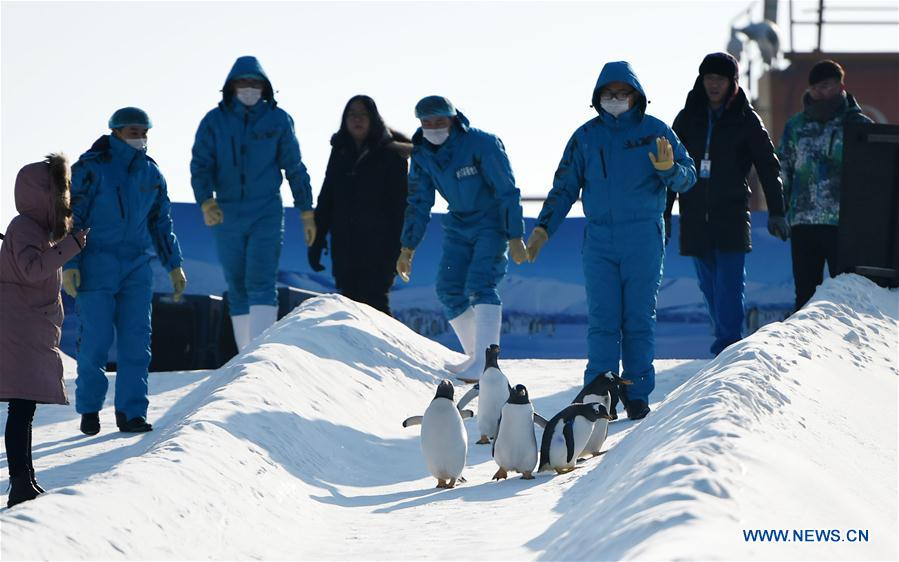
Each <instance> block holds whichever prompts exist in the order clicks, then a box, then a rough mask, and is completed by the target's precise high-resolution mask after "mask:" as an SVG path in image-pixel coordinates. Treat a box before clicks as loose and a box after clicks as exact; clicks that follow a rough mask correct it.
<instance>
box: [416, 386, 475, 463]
mask: <svg viewBox="0 0 899 562" xmlns="http://www.w3.org/2000/svg"><path fill="white" fill-rule="evenodd" d="M421 451H422V453H424V457H425V464H426V465H427V466H428V470H429V471H430V472H431V474H432V475H433V476H434V478H437V479H438V480H448V479H451V478H459V475H461V474H462V469H463V468H464V467H465V459H466V456H467V453H468V444H467V443H466V440H465V426H464V425H463V424H462V417H461V416H460V415H459V411H458V410H457V409H456V405H455V404H453V402H452V401H451V400H448V399H446V398H435V399H434V400H432V401H431V404H430V405H429V406H428V408H427V410H425V414H424V416H423V418H422V421H421Z"/></svg>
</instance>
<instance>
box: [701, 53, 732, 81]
mask: <svg viewBox="0 0 899 562" xmlns="http://www.w3.org/2000/svg"><path fill="white" fill-rule="evenodd" d="M706 74H720V75H721V76H727V77H728V78H730V79H731V80H733V81H734V82H738V81H739V76H740V63H738V62H737V59H735V58H734V57H733V56H732V55H730V54H729V53H712V54H710V55H706V57H705V58H704V59H702V64H700V65H699V75H700V76H705V75H706Z"/></svg>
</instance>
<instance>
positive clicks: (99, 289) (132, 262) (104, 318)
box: [75, 250, 153, 420]
mask: <svg viewBox="0 0 899 562" xmlns="http://www.w3.org/2000/svg"><path fill="white" fill-rule="evenodd" d="M80 271H81V287H80V288H79V290H78V296H77V297H76V299H75V304H76V306H77V309H78V316H79V319H80V321H81V333H80V336H79V341H78V352H77V359H78V377H77V379H76V380H75V411H76V412H78V413H79V414H87V413H93V412H99V411H100V410H101V409H102V408H103V402H104V400H105V398H106V391H107V389H108V388H109V381H108V380H107V378H106V362H107V359H108V355H109V348H110V346H111V345H112V341H113V336H115V337H116V356H117V358H116V363H117V365H118V367H117V369H116V378H115V409H116V410H117V411H119V412H124V414H125V417H126V419H129V420H130V419H132V418H136V417H142V418H146V417H147V406H148V405H149V400H148V398H147V393H148V390H147V376H148V374H147V369H148V368H149V366H150V308H151V306H152V303H153V270H152V269H151V267H150V256H148V255H146V254H143V255H130V256H129V255H123V253H120V252H116V250H108V251H105V250H101V251H96V252H85V253H84V254H82V256H81V267H80ZM113 329H114V330H115V332H113Z"/></svg>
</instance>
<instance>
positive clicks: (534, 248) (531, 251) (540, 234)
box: [528, 226, 549, 263]
mask: <svg viewBox="0 0 899 562" xmlns="http://www.w3.org/2000/svg"><path fill="white" fill-rule="evenodd" d="M547 240H549V233H547V232H546V229H545V228H543V227H542V226H537V227H534V230H533V231H531V235H530V236H529V237H528V261H530V262H531V263H534V262H535V261H537V254H539V253H540V248H542V247H543V245H544V244H546V241H547Z"/></svg>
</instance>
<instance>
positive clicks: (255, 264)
mask: <svg viewBox="0 0 899 562" xmlns="http://www.w3.org/2000/svg"><path fill="white" fill-rule="evenodd" d="M219 205H220V206H221V208H222V213H223V215H224V220H223V222H222V223H221V224H218V225H216V226H213V227H212V233H213V236H214V237H215V243H216V247H217V248H218V254H219V261H221V262H222V269H223V270H224V273H225V282H226V283H227V284H228V309H229V313H230V314H231V316H240V315H242V314H249V312H250V306H252V305H257V304H263V305H269V306H278V291H277V289H276V288H275V281H276V277H277V275H278V262H279V260H280V259H281V246H282V244H283V243H284V207H283V205H282V204H281V199H280V198H269V199H259V200H249V201H241V202H234V203H219Z"/></svg>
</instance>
